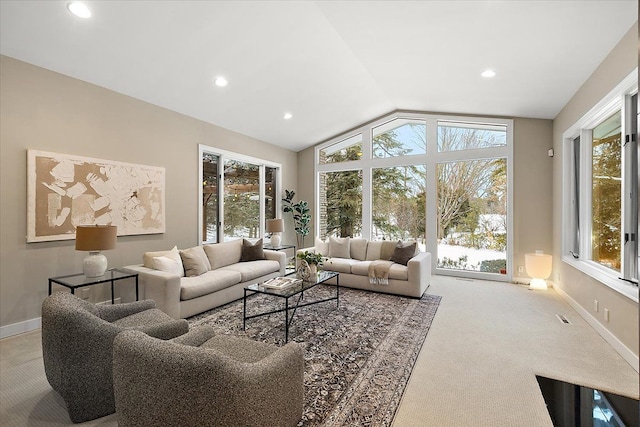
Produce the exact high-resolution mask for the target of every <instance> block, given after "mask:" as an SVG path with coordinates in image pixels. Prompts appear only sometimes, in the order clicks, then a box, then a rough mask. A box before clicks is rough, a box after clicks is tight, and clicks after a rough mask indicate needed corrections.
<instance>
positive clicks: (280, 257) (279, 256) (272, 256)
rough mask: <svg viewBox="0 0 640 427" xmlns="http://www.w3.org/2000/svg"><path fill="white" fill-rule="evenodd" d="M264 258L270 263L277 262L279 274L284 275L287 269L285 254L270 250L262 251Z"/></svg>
mask: <svg viewBox="0 0 640 427" xmlns="http://www.w3.org/2000/svg"><path fill="white" fill-rule="evenodd" d="M264 257H265V258H266V259H268V260H271V261H278V262H279V263H280V274H281V275H283V276H284V275H285V273H286V268H287V254H286V252H284V251H272V250H270V249H265V250H264Z"/></svg>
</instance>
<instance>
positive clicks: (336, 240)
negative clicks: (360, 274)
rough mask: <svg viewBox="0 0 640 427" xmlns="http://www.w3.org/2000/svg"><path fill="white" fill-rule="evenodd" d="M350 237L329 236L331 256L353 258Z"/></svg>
mask: <svg viewBox="0 0 640 427" xmlns="http://www.w3.org/2000/svg"><path fill="white" fill-rule="evenodd" d="M349 242H350V239H349V238H348V237H342V238H340V237H329V258H347V259H351V250H350V249H349Z"/></svg>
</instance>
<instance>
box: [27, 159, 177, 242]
mask: <svg viewBox="0 0 640 427" xmlns="http://www.w3.org/2000/svg"><path fill="white" fill-rule="evenodd" d="M27 174H28V177H27V185H28V188H27V195H28V202H27V242H45V241H52V240H69V239H74V238H75V227H76V226H78V225H91V224H99V225H115V226H117V227H118V235H119V236H127V235H134V234H157V233H164V232H165V169H164V168H161V167H154V166H144V165H136V164H130V163H122V162H116V161H111V160H100V159H93V158H88V157H80V156H73V155H67V154H57V153H49V152H45V151H37V150H27Z"/></svg>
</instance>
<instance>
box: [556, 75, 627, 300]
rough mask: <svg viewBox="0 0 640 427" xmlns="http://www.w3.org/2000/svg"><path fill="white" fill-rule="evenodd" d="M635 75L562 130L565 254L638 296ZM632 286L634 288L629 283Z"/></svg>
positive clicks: (572, 261)
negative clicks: (573, 123)
mask: <svg viewBox="0 0 640 427" xmlns="http://www.w3.org/2000/svg"><path fill="white" fill-rule="evenodd" d="M637 102H638V101H637V77H636V73H635V72H634V73H632V74H631V75H630V76H628V77H627V78H626V79H625V80H624V81H623V82H621V83H620V85H618V86H617V87H616V88H615V89H614V90H613V91H612V92H611V93H610V94H609V95H608V96H607V97H605V99H603V100H602V101H601V102H600V103H599V104H598V105H596V106H595V107H594V108H592V110H591V111H589V112H588V113H587V114H586V115H585V116H584V117H583V118H581V119H580V121H578V123H576V124H575V125H574V126H572V127H571V128H570V129H569V130H567V131H566V132H565V133H564V140H565V156H564V162H565V163H564V190H563V191H564V192H565V195H566V196H568V197H564V200H565V201H566V203H565V205H564V207H563V209H564V221H563V224H564V239H563V248H564V249H563V251H564V254H565V256H564V260H565V261H566V262H568V263H570V264H571V265H573V266H574V267H576V268H578V269H579V270H581V271H584V272H585V273H587V274H589V275H591V276H592V277H594V278H596V279H598V280H600V281H601V282H603V283H605V284H607V285H609V286H610V287H612V288H614V289H616V290H618V291H620V292H622V293H623V294H626V295H631V296H633V295H635V297H636V298H637V284H638V242H637V240H638V143H637V138H636V135H637ZM634 286H635V288H634Z"/></svg>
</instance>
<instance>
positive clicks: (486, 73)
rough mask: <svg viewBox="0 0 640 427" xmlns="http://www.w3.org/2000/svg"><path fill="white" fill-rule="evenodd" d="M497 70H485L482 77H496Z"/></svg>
mask: <svg viewBox="0 0 640 427" xmlns="http://www.w3.org/2000/svg"><path fill="white" fill-rule="evenodd" d="M495 75H496V72H495V71H493V70H484V71H483V72H482V74H481V76H482V77H494V76H495Z"/></svg>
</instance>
